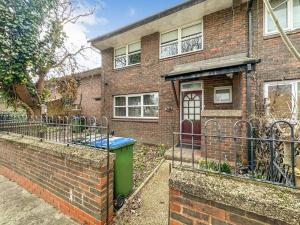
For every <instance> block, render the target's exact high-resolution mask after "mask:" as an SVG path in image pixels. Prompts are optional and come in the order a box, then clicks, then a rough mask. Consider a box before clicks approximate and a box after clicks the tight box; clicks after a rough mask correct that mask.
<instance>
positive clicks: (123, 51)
mask: <svg viewBox="0 0 300 225" xmlns="http://www.w3.org/2000/svg"><path fill="white" fill-rule="evenodd" d="M121 55H126V47H123V48H118V49H116V52H115V56H121Z"/></svg>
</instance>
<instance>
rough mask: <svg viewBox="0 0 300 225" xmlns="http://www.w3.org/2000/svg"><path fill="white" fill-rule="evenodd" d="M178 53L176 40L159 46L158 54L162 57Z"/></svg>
mask: <svg viewBox="0 0 300 225" xmlns="http://www.w3.org/2000/svg"><path fill="white" fill-rule="evenodd" d="M177 54H178V42H175V43H172V44H168V45H164V46H161V49H160V55H161V57H162V58H164V57H168V56H173V55H177Z"/></svg>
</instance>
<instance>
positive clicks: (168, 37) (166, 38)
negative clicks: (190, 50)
mask: <svg viewBox="0 0 300 225" xmlns="http://www.w3.org/2000/svg"><path fill="white" fill-rule="evenodd" d="M177 39H178V30H173V31H170V32H168V33H165V34H162V35H161V43H162V44H165V43H168V42H172V41H176V40H177Z"/></svg>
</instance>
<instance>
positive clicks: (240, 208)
mask: <svg viewBox="0 0 300 225" xmlns="http://www.w3.org/2000/svg"><path fill="white" fill-rule="evenodd" d="M169 186H170V225H268V224H270V225H287V224H293V225H298V224H299V218H300V217H299V216H300V208H299V207H298V205H299V200H300V191H297V190H294V189H289V188H283V187H279V186H275V185H270V184H265V183H259V182H255V181H253V180H248V179H247V180H246V179H245V180H244V179H240V178H232V177H228V176H227V177H226V176H222V175H216V174H209V173H207V174H204V173H203V174H201V173H195V172H191V171H184V170H180V171H179V170H176V169H173V171H172V173H171V178H170V182H169ZM286 202H289V203H288V204H286Z"/></svg>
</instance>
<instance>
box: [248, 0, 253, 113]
mask: <svg viewBox="0 0 300 225" xmlns="http://www.w3.org/2000/svg"><path fill="white" fill-rule="evenodd" d="M252 6H253V0H249V1H248V8H247V15H248V52H247V55H248V57H249V58H252V57H253V21H252ZM247 67H248V69H247V73H246V108H247V117H248V119H249V118H250V116H251V113H252V110H251V79H250V75H251V70H252V68H251V67H252V65H251V64H248V65H247Z"/></svg>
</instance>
